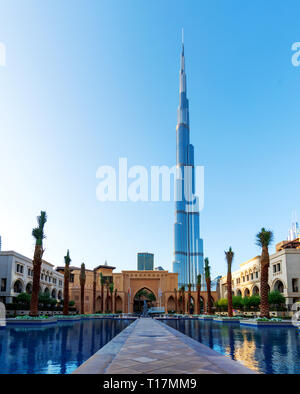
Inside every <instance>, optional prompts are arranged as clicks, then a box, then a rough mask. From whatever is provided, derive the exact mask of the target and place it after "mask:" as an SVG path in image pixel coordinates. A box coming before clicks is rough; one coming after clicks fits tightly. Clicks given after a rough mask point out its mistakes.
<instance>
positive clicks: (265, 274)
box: [256, 228, 274, 318]
mask: <svg viewBox="0 0 300 394" xmlns="http://www.w3.org/2000/svg"><path fill="white" fill-rule="evenodd" d="M273 238H274V235H273V232H272V231H270V230H266V229H265V228H262V229H261V231H260V232H259V233H258V234H256V244H257V245H258V246H260V247H261V248H262V253H261V260H260V271H261V272H260V296H261V301H260V316H261V317H266V318H269V317H270V310H269V302H268V293H269V288H268V282H269V266H270V257H269V246H270V244H271V243H272V241H273Z"/></svg>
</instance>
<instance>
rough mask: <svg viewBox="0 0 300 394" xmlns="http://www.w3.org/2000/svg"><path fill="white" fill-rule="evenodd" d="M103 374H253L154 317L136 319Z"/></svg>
mask: <svg viewBox="0 0 300 394" xmlns="http://www.w3.org/2000/svg"><path fill="white" fill-rule="evenodd" d="M103 372H104V373H106V374H222V373H253V371H251V370H249V369H247V368H246V367H244V366H242V365H241V364H239V363H238V362H236V361H232V360H230V359H229V358H227V357H225V356H223V355H221V354H219V353H216V352H215V351H213V350H211V349H209V348H208V347H206V346H204V345H202V344H200V343H198V342H197V341H194V340H193V339H191V338H189V337H187V336H186V335H183V334H181V333H180V332H178V331H177V330H174V329H172V328H170V327H169V326H165V325H164V324H163V323H161V322H158V321H156V320H154V319H149V318H148V319H147V318H144V319H143V318H142V319H139V320H138V321H137V323H136V324H135V327H134V328H133V330H132V332H131V333H130V335H129V336H128V338H127V339H126V341H125V343H124V345H123V346H122V347H121V349H120V351H119V352H118V353H117V354H116V356H115V357H114V358H113V360H112V362H111V363H110V364H109V365H108V366H107V367H106V368H105V371H103Z"/></svg>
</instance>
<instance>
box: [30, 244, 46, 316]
mask: <svg viewBox="0 0 300 394" xmlns="http://www.w3.org/2000/svg"><path fill="white" fill-rule="evenodd" d="M43 253H44V250H43V247H42V246H41V245H36V246H35V250H34V256H33V280H32V282H33V283H32V293H31V300H30V313H29V314H30V316H38V313H39V310H38V309H39V292H40V276H41V266H42V257H43Z"/></svg>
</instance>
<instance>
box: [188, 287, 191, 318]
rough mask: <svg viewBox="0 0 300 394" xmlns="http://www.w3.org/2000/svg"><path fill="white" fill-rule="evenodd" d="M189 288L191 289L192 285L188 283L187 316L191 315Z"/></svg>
mask: <svg viewBox="0 0 300 394" xmlns="http://www.w3.org/2000/svg"><path fill="white" fill-rule="evenodd" d="M191 287H192V284H191V283H189V284H188V314H190V313H191V296H192V295H191Z"/></svg>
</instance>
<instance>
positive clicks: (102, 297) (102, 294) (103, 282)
mask: <svg viewBox="0 0 300 394" xmlns="http://www.w3.org/2000/svg"><path fill="white" fill-rule="evenodd" d="M100 285H101V312H102V313H103V312H104V285H105V279H104V276H103V275H102V272H100Z"/></svg>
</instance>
